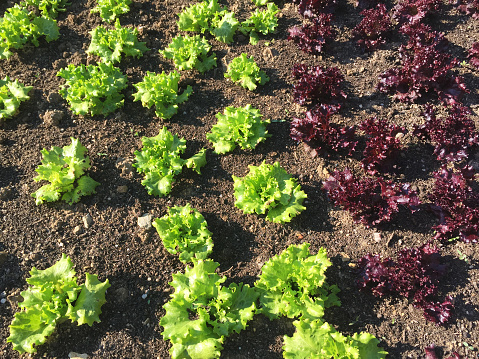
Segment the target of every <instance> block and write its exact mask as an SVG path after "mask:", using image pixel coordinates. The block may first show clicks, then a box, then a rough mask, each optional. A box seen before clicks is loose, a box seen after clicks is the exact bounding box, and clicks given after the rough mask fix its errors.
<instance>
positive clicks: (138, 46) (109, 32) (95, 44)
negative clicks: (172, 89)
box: [87, 19, 149, 63]
mask: <svg viewBox="0 0 479 359" xmlns="http://www.w3.org/2000/svg"><path fill="white" fill-rule="evenodd" d="M90 34H91V43H90V47H89V48H88V50H87V53H89V54H94V55H98V56H100V57H101V60H102V61H103V62H105V63H111V62H112V63H115V62H120V60H121V54H122V53H124V54H125V56H132V57H135V58H139V57H141V56H143V53H144V52H145V51H148V50H149V49H148V48H147V47H146V46H145V42H139V41H138V38H137V36H138V30H137V29H129V28H126V27H121V25H120V20H118V19H116V22H115V29H107V28H105V27H103V26H98V27H96V28H95V29H93V30H92V31H90Z"/></svg>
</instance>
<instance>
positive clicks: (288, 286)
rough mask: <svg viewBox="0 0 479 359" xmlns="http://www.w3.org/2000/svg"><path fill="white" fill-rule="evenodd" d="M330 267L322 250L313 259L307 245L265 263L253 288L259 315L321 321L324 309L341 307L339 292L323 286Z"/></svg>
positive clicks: (289, 249) (296, 247) (326, 285)
mask: <svg viewBox="0 0 479 359" xmlns="http://www.w3.org/2000/svg"><path fill="white" fill-rule="evenodd" d="M330 266H331V262H330V260H329V259H328V256H327V254H326V250H325V249H324V248H320V249H319V251H318V253H317V254H316V255H312V254H310V252H309V243H303V244H302V245H298V246H296V245H291V246H289V247H288V248H287V249H286V250H285V251H283V253H281V254H280V255H276V256H274V257H273V258H271V259H270V260H269V261H267V262H266V263H265V264H264V265H263V268H262V269H261V275H260V276H259V280H258V281H256V283H255V287H256V289H257V290H258V291H259V292H260V294H261V296H260V303H261V306H262V308H261V312H262V313H263V314H265V315H266V316H267V317H269V318H270V319H274V318H278V317H279V316H282V315H284V316H287V317H288V318H297V317H302V318H310V319H318V318H321V317H323V315H324V309H325V308H328V307H330V306H333V305H338V306H339V305H341V303H340V302H339V299H338V298H337V296H336V293H338V292H339V289H338V288H337V287H336V286H334V285H333V286H330V285H328V284H327V283H326V275H325V272H326V269H328V268H329V267H330Z"/></svg>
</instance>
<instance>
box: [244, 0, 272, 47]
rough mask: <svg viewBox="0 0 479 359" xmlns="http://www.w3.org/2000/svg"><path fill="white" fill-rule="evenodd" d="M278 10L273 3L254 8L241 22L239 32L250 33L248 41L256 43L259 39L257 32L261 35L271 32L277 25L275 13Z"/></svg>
mask: <svg viewBox="0 0 479 359" xmlns="http://www.w3.org/2000/svg"><path fill="white" fill-rule="evenodd" d="M278 12H279V9H278V6H276V4H275V3H272V2H270V3H268V4H267V6H266V9H264V10H260V9H256V10H255V12H254V13H252V14H251V16H250V17H249V18H248V19H246V20H245V21H243V22H242V23H241V28H240V30H241V32H242V33H243V34H245V35H246V34H248V33H249V35H250V38H249V42H250V44H252V45H256V44H257V43H258V41H259V37H258V33H261V34H263V35H267V34H271V33H273V32H274V31H275V30H276V28H277V27H278V18H277V17H276V14H277V13H278Z"/></svg>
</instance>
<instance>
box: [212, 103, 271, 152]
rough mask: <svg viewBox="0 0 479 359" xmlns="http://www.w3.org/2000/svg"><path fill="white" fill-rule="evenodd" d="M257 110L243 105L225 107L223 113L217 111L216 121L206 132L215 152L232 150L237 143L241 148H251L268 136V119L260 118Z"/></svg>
mask: <svg viewBox="0 0 479 359" xmlns="http://www.w3.org/2000/svg"><path fill="white" fill-rule="evenodd" d="M261 117H263V116H262V115H261V114H260V113H259V110H257V109H255V108H252V107H251V105H249V104H248V105H246V106H245V107H226V109H225V111H224V115H222V114H220V113H218V114H216V118H217V119H218V122H217V123H216V125H214V126H213V127H212V128H211V132H210V133H207V134H206V138H207V139H208V140H210V141H211V142H212V143H213V147H214V148H215V152H216V153H220V154H221V153H226V152H230V151H233V150H234V149H235V147H236V144H238V145H239V146H240V147H241V148H242V149H253V148H255V147H256V145H257V144H258V143H260V142H262V141H264V140H265V139H266V137H269V136H270V135H269V134H268V131H266V125H265V124H267V123H270V120H262V119H261Z"/></svg>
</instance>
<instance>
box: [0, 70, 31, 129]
mask: <svg viewBox="0 0 479 359" xmlns="http://www.w3.org/2000/svg"><path fill="white" fill-rule="evenodd" d="M32 88H33V86H25V85H23V84H22V83H20V82H18V80H15V81H12V80H10V78H9V77H8V76H5V78H4V79H3V80H0V120H2V119H4V118H5V119H6V118H10V117H12V116H14V115H15V114H16V113H17V111H18V108H19V107H20V103H21V102H23V101H26V100H29V99H30V96H28V93H29V92H30V90H31V89H32Z"/></svg>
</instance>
